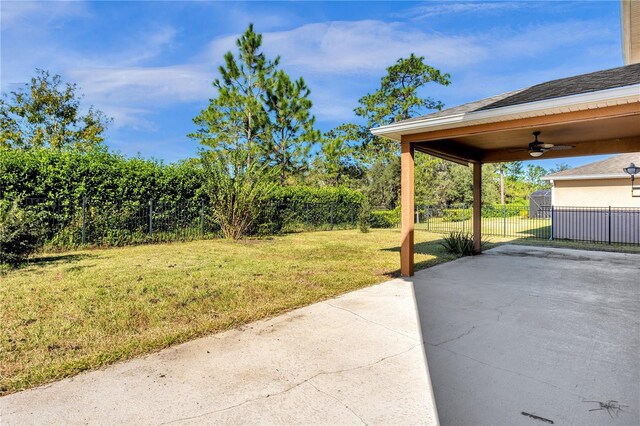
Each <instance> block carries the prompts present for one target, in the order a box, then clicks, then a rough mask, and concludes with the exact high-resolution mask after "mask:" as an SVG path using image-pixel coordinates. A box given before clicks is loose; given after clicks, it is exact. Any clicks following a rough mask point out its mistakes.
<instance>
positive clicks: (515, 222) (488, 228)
mask: <svg viewBox="0 0 640 426" xmlns="http://www.w3.org/2000/svg"><path fill="white" fill-rule="evenodd" d="M481 224H482V233H483V235H487V236H498V237H499V236H504V235H505V234H506V235H507V236H508V237H509V236H510V237H512V238H515V237H516V236H517V237H519V238H525V237H536V238H548V237H549V236H550V235H551V219H523V218H520V217H518V216H511V217H507V219H506V220H504V219H503V218H501V217H489V218H482V222H481ZM416 229H421V230H425V231H432V232H446V231H462V230H464V231H465V232H471V230H472V229H473V220H467V221H465V222H464V223H463V222H462V221H457V222H451V221H443V220H442V219H440V218H431V219H429V222H428V223H419V224H416Z"/></svg>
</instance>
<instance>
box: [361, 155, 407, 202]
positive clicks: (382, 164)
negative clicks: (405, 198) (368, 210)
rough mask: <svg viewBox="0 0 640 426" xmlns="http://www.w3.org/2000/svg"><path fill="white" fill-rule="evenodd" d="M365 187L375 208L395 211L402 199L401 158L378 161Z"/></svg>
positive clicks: (372, 168) (370, 171) (371, 170)
mask: <svg viewBox="0 0 640 426" xmlns="http://www.w3.org/2000/svg"><path fill="white" fill-rule="evenodd" d="M365 185H366V186H365V187H364V193H365V194H366V195H367V198H368V199H369V202H370V203H371V205H372V206H373V207H374V208H385V209H394V208H395V207H396V206H397V205H399V198H400V158H398V157H394V158H391V159H389V160H383V159H380V160H378V161H376V162H375V163H374V164H373V166H372V167H371V169H370V170H369V173H368V176H367V181H366V184H365Z"/></svg>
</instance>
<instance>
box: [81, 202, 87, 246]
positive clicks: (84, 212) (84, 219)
mask: <svg viewBox="0 0 640 426" xmlns="http://www.w3.org/2000/svg"><path fill="white" fill-rule="evenodd" d="M86 242H87V197H86V196H85V195H83V196H82V244H83V245H84V244H86Z"/></svg>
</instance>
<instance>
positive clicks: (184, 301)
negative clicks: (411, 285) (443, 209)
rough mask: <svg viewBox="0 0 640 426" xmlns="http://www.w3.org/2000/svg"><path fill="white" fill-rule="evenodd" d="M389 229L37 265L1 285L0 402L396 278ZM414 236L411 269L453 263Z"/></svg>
mask: <svg viewBox="0 0 640 426" xmlns="http://www.w3.org/2000/svg"><path fill="white" fill-rule="evenodd" d="M399 238H400V233H399V230H377V229H376V230H372V231H371V232H370V233H368V234H362V233H360V232H359V231H357V230H347V231H331V232H309V233H300V234H290V235H285V236H279V237H275V238H272V239H260V240H246V241H242V242H230V241H224V240H208V241H194V242H187V243H174V244H158V245H145V246H136V247H124V248H112V249H100V250H86V251H77V252H67V253H61V254H42V255H39V256H36V257H35V258H34V259H33V262H32V263H30V264H29V265H27V266H25V267H23V268H20V269H16V270H10V271H8V272H7V273H6V274H4V275H0V307H1V308H0V394H7V393H11V392H16V391H19V390H21V389H26V388H29V387H33V386H36V385H39V384H43V383H46V382H49V381H52V380H56V379H60V378H63V377H67V376H70V375H73V374H76V373H78V372H80V371H83V370H87V369H92V368H96V367H99V366H102V365H105V364H109V363H112V362H115V361H118V360H124V359H127V358H131V357H134V356H136V355H140V354H144V353H148V352H152V351H156V350H158V349H161V348H164V347H166V346H169V345H171V344H175V343H178V342H183V341H186V340H188V339H192V338H194V337H196V336H202V335H204V334H207V333H213V332H217V331H221V330H225V329H229V328H232V327H236V326H239V325H241V324H244V323H247V322H250V321H254V320H257V319H260V318H264V317H268V316H272V315H276V314H278V313H281V312H283V311H287V310H290V309H293V308H296V307H299V306H303V305H307V304H310V303H313V302H316V301H319V300H322V299H326V298H329V297H332V296H335V295H338V294H341V293H344V292H347V291H351V290H356V289H359V288H362V287H366V286H368V285H371V284H374V283H378V282H382V281H385V280H387V279H389V278H391V277H395V276H397V275H398V266H399V253H398V243H399ZM439 238H440V236H439V235H436V234H431V233H427V232H416V236H415V241H416V268H418V269H419V268H425V267H428V266H431V265H434V264H437V263H441V262H445V261H448V260H451V259H453V258H454V256H452V255H450V254H446V253H445V252H444V249H443V248H442V247H440V245H439V244H438V243H437V240H438V239H439Z"/></svg>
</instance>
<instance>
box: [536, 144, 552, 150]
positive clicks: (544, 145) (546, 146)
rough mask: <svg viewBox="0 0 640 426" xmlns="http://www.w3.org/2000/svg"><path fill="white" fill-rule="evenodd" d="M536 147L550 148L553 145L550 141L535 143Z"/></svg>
mask: <svg viewBox="0 0 640 426" xmlns="http://www.w3.org/2000/svg"><path fill="white" fill-rule="evenodd" d="M536 146H537V147H538V148H542V149H551V148H553V147H554V146H555V145H554V144H552V143H540V144H537V145H536Z"/></svg>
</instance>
